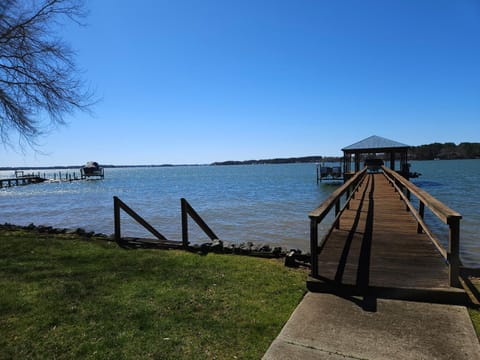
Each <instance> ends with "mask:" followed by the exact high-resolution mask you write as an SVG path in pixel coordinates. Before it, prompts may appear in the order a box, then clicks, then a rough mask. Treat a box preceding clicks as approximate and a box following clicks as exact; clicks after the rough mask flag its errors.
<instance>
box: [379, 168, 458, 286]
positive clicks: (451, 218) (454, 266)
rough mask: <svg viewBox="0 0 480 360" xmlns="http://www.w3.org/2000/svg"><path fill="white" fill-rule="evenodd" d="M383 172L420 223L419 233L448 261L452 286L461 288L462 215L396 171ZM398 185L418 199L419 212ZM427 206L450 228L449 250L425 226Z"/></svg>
mask: <svg viewBox="0 0 480 360" xmlns="http://www.w3.org/2000/svg"><path fill="white" fill-rule="evenodd" d="M382 170H383V173H384V174H385V176H386V178H387V179H388V180H389V181H390V183H392V185H393V186H394V187H395V188H396V189H397V190H398V192H399V194H400V197H401V198H402V199H403V201H404V202H405V204H406V205H407V208H408V209H409V210H410V211H411V213H412V214H413V216H414V217H415V219H416V220H417V221H418V226H417V228H418V229H417V231H418V232H421V231H422V230H423V231H424V232H425V233H426V234H427V236H428V237H429V238H430V240H431V241H432V242H433V244H434V245H435V246H436V247H437V249H438V250H439V252H440V253H441V254H442V256H443V257H444V258H445V259H446V260H447V262H448V264H449V277H450V286H455V287H460V286H461V284H460V281H459V276H460V267H461V266H462V263H461V261H460V220H461V219H462V215H461V214H459V213H458V212H456V211H454V210H452V209H450V208H449V207H448V206H446V205H445V204H443V203H442V202H441V201H439V200H437V199H435V198H434V197H433V196H432V195H430V194H428V193H427V192H426V191H424V190H422V189H420V188H418V187H417V186H415V185H414V184H412V183H411V182H410V181H408V180H407V179H405V178H404V177H403V176H401V175H399V174H398V173H396V172H395V171H393V170H391V169H389V168H387V167H385V166H382ZM398 184H400V185H401V186H403V188H404V189H406V190H407V193H408V194H413V195H414V196H416V197H417V199H418V202H419V204H418V211H417V210H416V209H415V208H414V207H413V205H412V203H411V202H410V199H409V196H406V195H405V194H404V193H403V191H402V189H401V187H400V186H399V185H398ZM425 206H427V207H428V208H429V209H430V210H431V211H432V213H433V214H434V215H435V216H437V217H438V218H439V219H440V221H442V222H443V223H444V224H447V225H448V226H449V237H448V249H444V248H443V247H442V246H441V245H440V243H439V241H438V240H437V239H436V238H435V236H434V235H433V233H432V232H431V231H430V230H429V229H428V227H427V225H426V224H425V222H424V220H423V216H424V208H425Z"/></svg>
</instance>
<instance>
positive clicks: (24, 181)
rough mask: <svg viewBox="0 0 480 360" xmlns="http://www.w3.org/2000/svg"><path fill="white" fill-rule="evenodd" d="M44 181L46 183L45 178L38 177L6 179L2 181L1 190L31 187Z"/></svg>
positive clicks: (0, 182) (0, 183) (0, 181)
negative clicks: (23, 186)
mask: <svg viewBox="0 0 480 360" xmlns="http://www.w3.org/2000/svg"><path fill="white" fill-rule="evenodd" d="M44 181H45V179H44V178H42V177H40V176H36V175H31V176H21V177H15V178H4V179H0V188H3V187H11V186H20V185H29V184H38V183H41V182H44Z"/></svg>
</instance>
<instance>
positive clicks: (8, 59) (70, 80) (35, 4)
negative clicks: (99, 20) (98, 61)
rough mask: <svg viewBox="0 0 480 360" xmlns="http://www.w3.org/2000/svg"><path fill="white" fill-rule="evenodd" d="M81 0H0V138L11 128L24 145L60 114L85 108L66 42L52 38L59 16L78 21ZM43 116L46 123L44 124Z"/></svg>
mask: <svg viewBox="0 0 480 360" xmlns="http://www.w3.org/2000/svg"><path fill="white" fill-rule="evenodd" d="M85 16H86V12H85V10H84V7H83V3H82V0H30V1H22V0H4V1H2V4H0V141H1V142H3V143H4V144H10V136H11V135H12V134H13V133H17V134H18V135H19V136H20V138H21V139H23V140H25V141H26V142H27V143H28V144H30V145H32V144H35V139H36V138H37V137H38V136H39V135H40V134H42V131H43V130H44V129H45V128H46V126H48V125H52V124H53V125H61V124H64V117H65V115H66V114H71V113H73V112H74V111H76V110H81V111H88V110H89V108H90V106H91V105H92V104H93V102H94V101H93V94H92V93H91V92H89V91H88V90H85V86H84V83H83V81H82V80H81V79H80V78H79V71H78V69H77V67H76V65H75V62H74V55H75V54H74V52H73V51H72V49H71V47H70V46H69V45H68V44H66V43H65V42H63V41H62V40H60V39H58V38H57V35H56V32H55V30H56V28H57V27H58V26H59V25H61V24H63V23H64V22H65V21H66V22H70V21H73V22H75V23H77V24H81V21H80V20H81V19H83V18H84V17H85ZM45 118H46V120H47V121H46V123H45Z"/></svg>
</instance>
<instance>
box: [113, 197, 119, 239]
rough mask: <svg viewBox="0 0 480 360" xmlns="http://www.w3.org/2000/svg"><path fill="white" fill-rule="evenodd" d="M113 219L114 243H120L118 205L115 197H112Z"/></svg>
mask: <svg viewBox="0 0 480 360" xmlns="http://www.w3.org/2000/svg"><path fill="white" fill-rule="evenodd" d="M113 215H114V216H113V217H114V223H115V235H114V236H115V241H116V242H117V243H120V241H121V234H120V205H119V203H118V198H117V197H116V196H114V197H113Z"/></svg>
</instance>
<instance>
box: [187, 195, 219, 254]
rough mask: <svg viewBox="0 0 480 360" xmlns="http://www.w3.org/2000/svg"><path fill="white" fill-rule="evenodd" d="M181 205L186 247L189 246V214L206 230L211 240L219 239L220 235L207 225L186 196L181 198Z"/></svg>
mask: <svg viewBox="0 0 480 360" xmlns="http://www.w3.org/2000/svg"><path fill="white" fill-rule="evenodd" d="M180 205H181V208H182V242H183V246H184V247H188V244H189V241H188V215H190V217H191V218H192V219H193V221H195V222H196V223H197V225H198V226H199V227H200V228H201V229H202V230H203V232H205V234H206V235H207V236H208V237H209V238H210V240H217V239H218V236H217V235H215V233H214V232H213V230H212V229H210V227H209V226H208V225H207V223H206V222H205V221H203V219H202V218H201V217H200V215H198V213H197V212H196V211H195V209H194V208H193V207H192V206H191V205H190V204H189V203H188V201H187V200H186V199H184V198H182V199H180Z"/></svg>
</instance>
